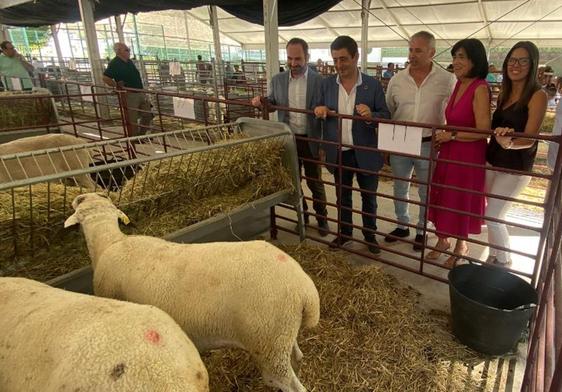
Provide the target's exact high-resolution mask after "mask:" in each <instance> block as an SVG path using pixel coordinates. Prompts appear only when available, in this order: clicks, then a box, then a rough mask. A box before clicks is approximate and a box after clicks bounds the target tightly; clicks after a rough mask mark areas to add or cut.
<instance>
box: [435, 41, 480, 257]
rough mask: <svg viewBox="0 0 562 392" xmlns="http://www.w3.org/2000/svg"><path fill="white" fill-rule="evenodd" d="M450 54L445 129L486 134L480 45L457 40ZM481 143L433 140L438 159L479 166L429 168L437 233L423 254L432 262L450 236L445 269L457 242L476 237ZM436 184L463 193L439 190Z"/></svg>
mask: <svg viewBox="0 0 562 392" xmlns="http://www.w3.org/2000/svg"><path fill="white" fill-rule="evenodd" d="M451 55H452V56H453V68H454V72H455V75H456V77H457V79H458V80H457V84H456V86H455V89H454V91H453V93H452V95H451V97H450V98H449V103H448V104H447V108H446V109H445V117H446V119H447V125H448V126H455V125H457V126H459V127H470V128H478V129H485V130H489V129H490V91H489V88H488V83H487V82H486V80H485V79H486V75H487V73H488V60H487V59H486V50H485V49H484V45H482V42H480V41H479V40H477V39H473V38H471V39H463V40H461V41H459V42H457V43H456V44H455V45H454V46H453V49H452V50H451ZM486 138H487V135H485V134H477V133H470V132H455V131H453V132H447V131H443V132H438V133H436V135H435V141H436V144H437V145H438V146H439V156H438V158H439V159H443V160H453V161H460V162H463V163H469V164H477V165H482V167H481V168H480V167H478V168H477V167H468V166H463V165H459V164H454V163H448V162H441V161H438V162H437V164H436V165H435V171H434V173H433V179H432V181H431V189H430V194H429V204H430V208H429V220H430V221H432V222H433V224H434V225H435V228H436V230H437V237H438V241H437V244H436V245H435V248H437V249H438V250H434V251H431V252H429V253H428V254H427V256H426V258H427V259H430V260H432V259H433V260H436V259H438V258H439V257H440V256H441V252H442V251H444V250H448V249H449V248H450V247H451V242H450V241H449V237H456V238H457V242H456V245H455V249H454V253H455V255H454V256H451V257H449V258H448V259H447V261H446V262H445V265H446V266H447V267H453V266H454V265H455V263H456V262H457V261H458V260H459V259H460V258H462V256H464V255H466V254H467V253H468V245H467V244H466V241H465V240H464V239H463V238H466V237H468V235H469V234H479V233H480V230H481V226H482V224H483V223H484V220H483V218H482V217H483V216H484V211H485V199H484V194H483V192H484V184H485V178H486V172H485V168H484V165H485V164H486ZM440 185H445V186H453V187H457V188H461V189H464V190H466V191H464V190H455V189H450V188H443V187H441V186H440ZM472 192H476V193H472ZM431 205H433V206H434V207H431ZM437 207H445V208H448V209H453V210H456V211H458V212H452V211H449V210H443V209H441V208H437ZM465 213H469V214H475V215H477V216H470V215H466V214H465Z"/></svg>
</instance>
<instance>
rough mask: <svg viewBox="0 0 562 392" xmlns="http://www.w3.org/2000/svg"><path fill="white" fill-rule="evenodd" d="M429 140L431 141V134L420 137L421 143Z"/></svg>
mask: <svg viewBox="0 0 562 392" xmlns="http://www.w3.org/2000/svg"><path fill="white" fill-rule="evenodd" d="M430 141H431V136H424V137H422V143H425V142H430Z"/></svg>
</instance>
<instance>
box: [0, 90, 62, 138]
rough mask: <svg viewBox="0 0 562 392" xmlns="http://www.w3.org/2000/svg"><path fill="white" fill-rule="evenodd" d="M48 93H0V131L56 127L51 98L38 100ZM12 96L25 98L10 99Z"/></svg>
mask: <svg viewBox="0 0 562 392" xmlns="http://www.w3.org/2000/svg"><path fill="white" fill-rule="evenodd" d="M45 94H48V92H45V91H37V92H27V91H4V92H0V131H2V130H7V129H10V128H21V127H34V126H40V125H44V126H48V125H51V126H53V125H56V124H57V117H56V113H55V109H54V107H53V104H52V99H51V98H47V97H44V98H39V97H37V95H45ZM14 96H17V97H22V96H25V97H26V98H18V99H10V98H12V97H14Z"/></svg>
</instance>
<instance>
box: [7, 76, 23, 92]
mask: <svg viewBox="0 0 562 392" xmlns="http://www.w3.org/2000/svg"><path fill="white" fill-rule="evenodd" d="M10 82H11V83H12V90H17V91H21V90H23V87H22V85H21V79H20V78H10Z"/></svg>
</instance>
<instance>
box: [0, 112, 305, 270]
mask: <svg viewBox="0 0 562 392" xmlns="http://www.w3.org/2000/svg"><path fill="white" fill-rule="evenodd" d="M268 124H269V122H265V121H262V122H261V123H260V124H258V125H256V123H253V124H252V127H245V124H244V123H243V122H239V123H236V124H226V125H220V126H212V127H202V128H198V129H189V130H181V131H173V132H167V133H160V134H154V135H147V136H139V137H132V138H123V139H115V140H109V141H105V142H96V143H88V144H83V145H76V146H68V147H60V148H57V149H49V150H41V151H34V152H29V153H19V154H12V155H3V156H0V167H3V168H4V170H5V171H9V173H10V174H9V175H8V176H7V177H8V178H7V179H4V180H2V181H0V207H1V208H0V276H1V275H17V276H22V275H23V276H28V277H32V278H35V279H39V280H47V279H50V278H53V277H55V276H58V275H60V274H62V273H63V272H69V271H70V270H72V269H76V268H77V267H79V266H82V265H86V264H88V263H89V258H88V255H87V251H86V248H85V244H84V240H83V239H82V237H81V236H80V233H79V232H77V231H76V230H73V229H70V230H65V229H63V222H64V220H65V218H66V217H68V215H69V212H70V210H71V202H72V200H73V199H74V197H76V196H77V195H79V194H81V193H85V192H88V191H91V190H95V191H96V192H101V193H103V194H105V195H106V196H107V197H109V198H110V199H111V200H113V201H114V203H115V204H116V205H117V206H118V207H119V208H121V209H122V210H123V211H125V212H126V213H127V214H128V215H129V217H130V218H131V221H132V222H133V223H134V228H132V229H128V230H129V231H128V232H129V233H142V234H148V235H154V236H163V235H165V234H169V233H171V232H174V231H177V230H179V229H182V228H184V227H186V226H189V225H191V224H193V223H196V222H200V221H203V220H205V219H206V218H209V217H211V216H213V215H216V214H217V213H221V212H222V213H228V212H229V211H231V210H232V209H234V208H236V207H238V206H241V205H245V204H247V203H254V202H256V201H257V200H259V199H260V198H262V197H265V196H268V195H271V194H275V193H278V192H284V193H285V194H286V200H298V197H295V196H293V195H294V192H296V189H295V184H298V178H297V176H298V174H297V172H296V170H295V167H296V162H297V161H296V150H295V147H294V142H293V138H292V135H291V133H290V131H289V130H287V129H284V128H279V127H277V129H273V130H272V129H270V127H269V126H268ZM85 157H86V158H85ZM61 161H62V162H61ZM78 166H80V167H78ZM61 168H62V169H61ZM14 173H15V174H14ZM80 178H82V179H84V178H86V179H88V180H90V181H91V184H92V186H91V187H88V186H86V185H84V184H83V183H82V181H81V180H80Z"/></svg>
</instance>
